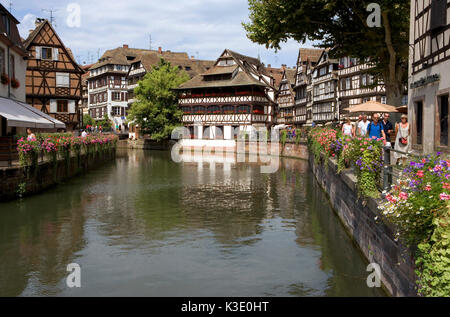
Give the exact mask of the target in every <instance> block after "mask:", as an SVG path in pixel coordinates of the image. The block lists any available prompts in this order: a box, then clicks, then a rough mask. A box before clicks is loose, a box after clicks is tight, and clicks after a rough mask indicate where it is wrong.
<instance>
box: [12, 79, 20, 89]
mask: <svg viewBox="0 0 450 317" xmlns="http://www.w3.org/2000/svg"><path fill="white" fill-rule="evenodd" d="M11 87H12V88H14V89H16V88H19V87H20V82H19V81H18V80H17V78H13V79H11Z"/></svg>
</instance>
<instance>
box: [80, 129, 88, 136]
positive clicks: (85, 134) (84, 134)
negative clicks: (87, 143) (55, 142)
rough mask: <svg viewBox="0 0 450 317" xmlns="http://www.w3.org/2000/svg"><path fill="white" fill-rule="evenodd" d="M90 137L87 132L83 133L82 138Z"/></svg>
mask: <svg viewBox="0 0 450 317" xmlns="http://www.w3.org/2000/svg"><path fill="white" fill-rule="evenodd" d="M87 136H88V134H87V132H86V130H83V132H82V133H81V137H82V138H86V137H87Z"/></svg>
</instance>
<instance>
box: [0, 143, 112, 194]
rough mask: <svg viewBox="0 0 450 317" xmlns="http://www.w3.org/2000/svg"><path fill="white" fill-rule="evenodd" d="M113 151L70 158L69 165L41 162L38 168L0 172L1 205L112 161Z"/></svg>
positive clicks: (60, 162)
mask: <svg viewBox="0 0 450 317" xmlns="http://www.w3.org/2000/svg"><path fill="white" fill-rule="evenodd" d="M115 156H116V151H115V150H114V149H111V150H108V151H104V152H97V153H94V154H91V155H88V154H82V155H80V157H78V156H72V157H71V158H70V160H69V161H66V160H65V159H61V160H58V161H57V162H56V164H55V163H54V162H53V161H44V162H40V163H39V165H38V166H37V167H28V168H23V167H19V166H14V167H6V168H0V201H7V200H13V199H17V198H19V197H24V196H28V195H31V194H36V193H39V192H42V191H44V190H46V189H48V188H50V187H52V186H55V185H57V184H59V183H61V182H62V181H64V180H67V179H69V178H71V177H74V176H77V175H80V174H82V173H84V172H86V171H88V170H90V169H93V168H97V167H100V166H103V165H104V164H105V163H106V162H109V161H113V160H114V158H115Z"/></svg>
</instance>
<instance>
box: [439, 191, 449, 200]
mask: <svg viewBox="0 0 450 317" xmlns="http://www.w3.org/2000/svg"><path fill="white" fill-rule="evenodd" d="M440 197H441V200H450V195H448V194H446V193H442V194H441V195H440Z"/></svg>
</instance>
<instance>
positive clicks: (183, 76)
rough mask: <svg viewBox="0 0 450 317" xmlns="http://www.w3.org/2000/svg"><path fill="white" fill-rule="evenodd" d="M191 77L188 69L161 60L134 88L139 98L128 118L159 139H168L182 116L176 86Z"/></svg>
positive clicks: (145, 132) (152, 136)
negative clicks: (182, 69) (183, 69)
mask: <svg viewBox="0 0 450 317" xmlns="http://www.w3.org/2000/svg"><path fill="white" fill-rule="evenodd" d="M188 80H189V75H188V74H187V73H186V72H184V71H180V69H179V68H178V67H172V65H171V64H170V63H168V62H166V61H165V60H164V59H161V60H160V61H159V63H158V65H156V66H154V67H153V68H152V70H151V72H149V73H148V74H147V75H145V77H144V79H143V80H141V81H140V82H139V85H138V86H137V87H136V88H135V89H134V93H135V95H136V97H135V98H136V100H137V101H135V102H134V103H133V105H132V106H131V109H130V111H129V115H128V120H130V121H134V122H135V123H136V124H138V125H139V128H140V129H141V131H142V132H143V133H144V134H150V136H151V138H152V139H154V140H156V141H161V140H164V139H167V138H169V136H170V135H171V133H172V131H173V129H174V128H176V127H177V126H179V125H180V123H181V118H182V116H183V113H182V111H181V110H180V109H179V107H178V102H177V101H178V97H177V93H176V92H175V91H174V90H173V89H174V88H177V87H179V86H180V85H181V84H182V83H184V82H186V81H188Z"/></svg>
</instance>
